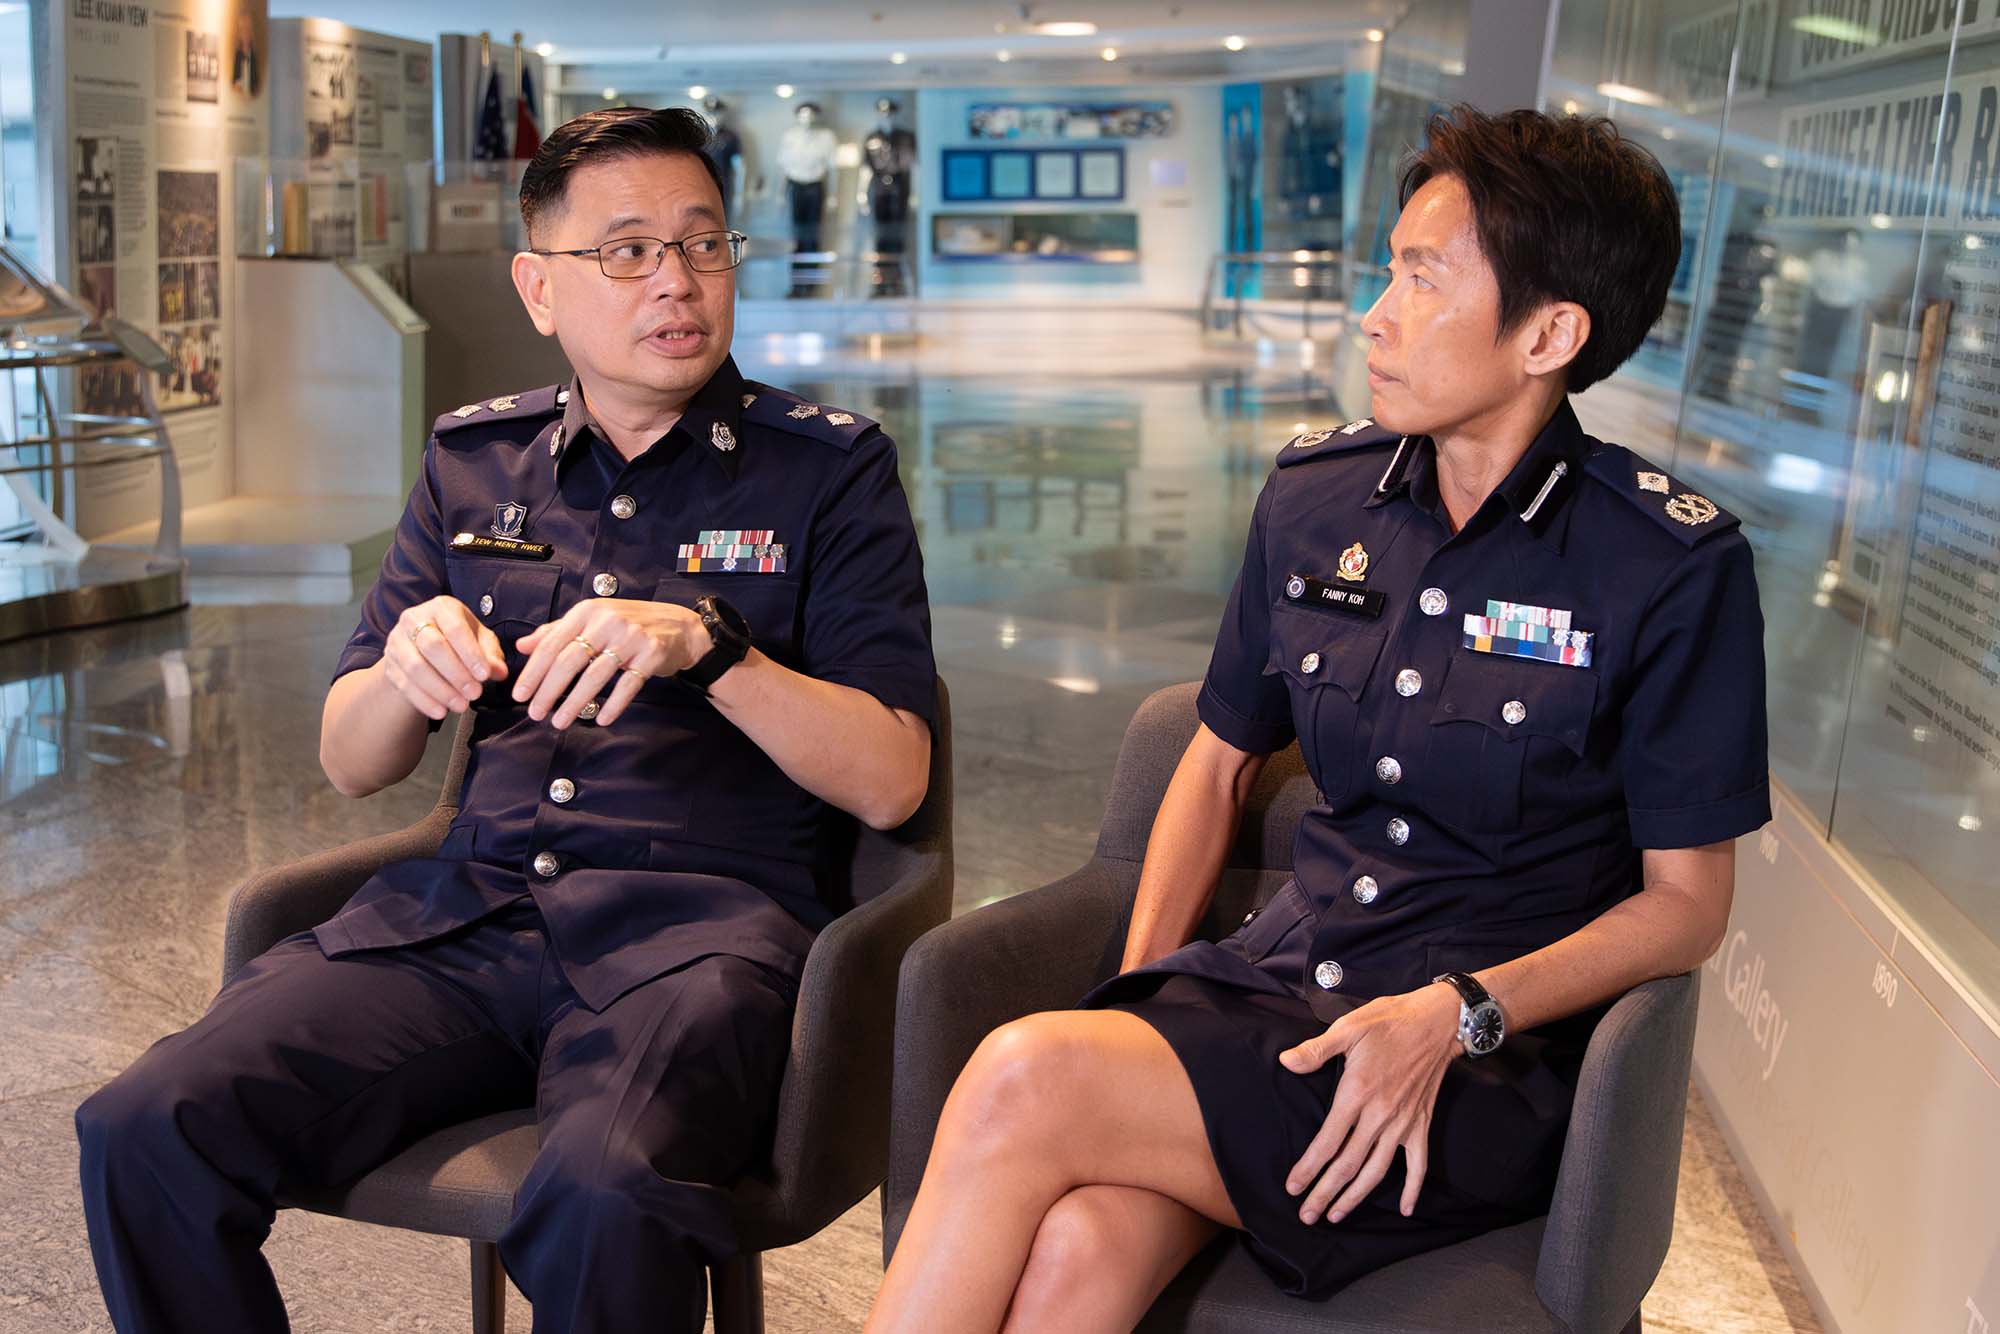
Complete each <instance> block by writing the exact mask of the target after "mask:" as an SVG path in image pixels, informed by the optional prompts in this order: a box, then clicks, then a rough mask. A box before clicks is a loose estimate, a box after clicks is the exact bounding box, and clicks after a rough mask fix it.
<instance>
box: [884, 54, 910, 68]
mask: <svg viewBox="0 0 2000 1334" xmlns="http://www.w3.org/2000/svg"><path fill="white" fill-rule="evenodd" d="M908 59H909V57H908V56H907V55H904V54H903V53H902V52H901V51H891V52H890V53H889V63H890V64H891V65H900V64H902V63H903V62H904V61H905V60H908Z"/></svg>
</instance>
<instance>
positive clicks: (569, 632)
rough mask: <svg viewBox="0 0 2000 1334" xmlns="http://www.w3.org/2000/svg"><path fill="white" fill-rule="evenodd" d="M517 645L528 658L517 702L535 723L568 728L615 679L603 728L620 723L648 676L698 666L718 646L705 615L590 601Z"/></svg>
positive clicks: (600, 719)
mask: <svg viewBox="0 0 2000 1334" xmlns="http://www.w3.org/2000/svg"><path fill="white" fill-rule="evenodd" d="M514 647H516V648H518V649H519V650H521V652H523V653H525V654H527V655H528V661H527V663H526V664H525V665H524V666H523V667H522V668H521V675H520V678H519V679H518V680H516V681H515V682H514V698H515V699H516V700H519V701H525V702H526V703H527V705H528V716H529V717H530V718H533V719H535V720H536V721H537V722H539V721H541V720H542V719H543V718H549V719H550V721H552V722H553V723H554V724H555V725H556V727H557V728H558V729H561V728H565V727H568V726H569V725H570V724H571V723H573V722H575V721H576V716H577V714H578V712H579V711H581V710H582V708H583V706H584V705H586V704H588V703H590V701H591V700H593V699H596V698H597V695H598V692H599V691H601V690H603V689H604V687H605V684H606V683H607V682H609V681H610V680H611V678H612V676H613V675H616V676H617V677H618V684H617V686H616V687H614V688H613V689H612V691H611V697H610V698H609V699H607V700H605V702H604V706H603V708H601V709H599V710H598V713H597V725H598V726H599V727H609V726H610V725H611V724H612V723H614V722H616V721H617V720H618V715H619V714H621V713H623V712H624V711H625V706H626V705H627V704H630V703H631V702H632V699H633V697H634V696H635V695H637V694H638V693H639V688H640V687H641V686H643V685H645V684H646V678H648V677H652V676H672V675H673V674H674V673H675V672H678V671H682V670H684V669H686V668H688V667H692V666H693V665H694V664H695V663H697V662H699V661H701V659H702V658H703V657H704V656H706V655H707V653H708V651H709V650H710V649H711V648H713V647H715V643H714V641H713V640H711V639H710V638H709V635H708V630H707V629H706V627H704V626H703V625H702V623H701V617H700V616H698V615H697V614H695V612H694V611H693V610H692V609H691V608H688V607H683V606H680V605H679V604H678V603H673V602H640V601H635V600H633V599H629V598H586V599H584V600H583V601H582V602H579V603H577V604H576V605H575V606H574V607H571V608H570V609H569V610H568V611H566V612H564V613H563V614H562V615H561V616H560V617H558V618H557V619H555V620H553V621H550V622H549V623H548V624H547V625H543V626H539V627H537V628H536V629H535V631H534V632H533V633H531V634H527V635H523V636H522V637H521V638H519V639H517V640H515V641H514ZM565 690H568V691H569V696H568V698H566V699H565V698H563V691H565ZM559 699H561V700H562V704H561V707H557V704H556V701H557V700H559Z"/></svg>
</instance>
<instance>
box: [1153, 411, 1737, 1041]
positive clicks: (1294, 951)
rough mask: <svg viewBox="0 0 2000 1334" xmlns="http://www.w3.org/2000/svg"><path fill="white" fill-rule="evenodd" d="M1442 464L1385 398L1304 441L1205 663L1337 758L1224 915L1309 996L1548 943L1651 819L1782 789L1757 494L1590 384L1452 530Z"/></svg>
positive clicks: (1313, 747)
mask: <svg viewBox="0 0 2000 1334" xmlns="http://www.w3.org/2000/svg"><path fill="white" fill-rule="evenodd" d="M1436 467H1437V465H1436V456H1435V454H1434V451H1433V447H1432V445H1431V443H1430V442H1429V441H1428V440H1426V439H1423V438H1421V437H1409V438H1404V437H1400V436H1398V435H1396V434H1395V433H1393V432H1390V431H1387V430H1383V429H1381V428H1379V427H1377V426H1375V425H1374V424H1373V423H1372V422H1368V421H1361V422H1356V423H1353V424H1352V425H1350V426H1348V427H1346V428H1343V429H1342V430H1340V431H1318V432H1313V433H1311V434H1309V435H1305V436H1301V437H1300V438H1299V439H1297V440H1295V441H1294V442H1292V443H1291V444H1290V445H1288V446H1287V447H1286V448H1285V449H1283V450H1282V451H1281V452H1280V455H1279V459H1278V466H1277V468H1276V469H1275V470H1274V471H1273V473H1272V474H1271V477H1270V479H1269V481H1268V482H1267V483H1266V485H1265V487H1264V490H1263V493H1262V495H1260V496H1259V498H1258V501H1257V506H1256V511H1255V515H1254V518H1253V519H1252V522H1251V527H1250V540H1249V547H1248V550H1247V551H1246V552H1245V555H1244V560H1243V569H1242V573H1241V575H1240V576H1239V577H1238V579H1237V582H1236V587H1235V590H1234V592H1233V593H1232V594H1231V595H1230V599H1229V603H1228V607H1227V609H1226V611H1225V612H1224V614H1223V620H1222V628H1221V632H1220V634H1219V635H1218V637H1217V641H1216V646H1215V653H1214V657H1213V659H1212V661H1211V663H1210V666H1209V670H1208V675H1207V679H1206V680H1205V682H1204V683H1203V686H1202V690H1201V695H1200V702H1199V710H1200V715H1201V720H1202V721H1203V722H1204V723H1205V724H1207V726H1208V728H1209V730H1211V731H1212V732H1214V733H1215V734H1216V735H1217V736H1219V737H1221V738H1222V739H1223V740H1224V741H1227V742H1228V743H1230V744H1231V745H1232V746H1235V747H1237V748H1238V749H1241V750H1245V751H1250V752H1256V753H1264V752H1271V751H1276V750H1279V749H1282V748H1283V747H1284V746H1286V745H1287V744H1289V743H1290V742H1291V741H1292V739H1293V737H1294V736H1295V735H1296V736H1297V737H1298V739H1299V741H1300V745H1301V749H1302V751H1303V753H1304V757H1305V763H1306V766H1307V768H1308V770H1309V771H1310V773H1311V775H1312V778H1313V781H1314V783H1315V784H1317V786H1318V788H1319V792H1320V797H1321V800H1320V804H1319V805H1318V806H1317V807H1316V808H1315V809H1313V810H1312V811H1310V812H1308V814H1307V815H1306V817H1305V819H1304V821H1303V822H1302V823H1301V825H1300V827H1299V832H1298V838H1297V842H1296V844H1295V845H1294V868H1293V869H1294V874H1295V877H1296V881H1297V883H1296V886H1295V887H1293V888H1292V889H1290V890H1289V891H1288V892H1289V893H1290V894H1291V895H1292V896H1293V897H1292V898H1291V899H1290V900H1289V901H1288V902H1286V903H1283V904H1280V903H1277V902H1275V901H1274V903H1273V905H1272V907H1271V909H1267V910H1266V912H1265V913H1264V914H1263V915H1261V916H1260V917H1259V918H1258V919H1257V921H1256V922H1254V923H1253V924H1251V925H1250V926H1248V927H1247V928H1246V929H1245V930H1244V931H1243V932H1239V933H1238V935H1237V936H1236V937H1233V938H1232V939H1231V941H1229V942H1225V946H1226V947H1227V948H1228V949H1229V950H1230V952H1232V953H1237V954H1238V955H1239V958H1240V959H1241V960H1244V961H1248V962H1251V963H1259V964H1261V966H1262V967H1263V968H1264V969H1265V970H1266V971H1267V972H1270V971H1272V970H1275V971H1276V972H1278V973H1279V974H1281V975H1282V976H1283V980H1284V981H1285V982H1286V984H1287V985H1290V986H1292V987H1295V988H1298V989H1300V990H1302V991H1304V992H1305V993H1307V994H1308V995H1309V996H1310V995H1312V994H1314V993H1320V994H1329V993H1331V995H1330V996H1329V999H1330V1000H1331V998H1332V996H1334V995H1337V996H1339V997H1349V998H1365V997H1371V996H1379V995H1386V994H1394V993H1400V992H1406V991H1411V990H1415V989H1416V988H1418V987H1421V986H1423V985H1425V984H1426V983H1428V982H1429V981H1430V980H1431V979H1432V978H1433V977H1435V976H1436V975H1437V974H1438V973H1440V972H1444V971H1447V970H1452V969H1460V970H1466V971H1470V970H1472V969H1477V968H1486V967H1491V966H1493V965H1495V964H1498V963H1501V962H1503V961H1505V960H1508V959H1512V958H1516V957H1518V956H1520V955H1523V954H1527V953H1530V952H1531V951H1533V950H1536V949H1539V948H1541V947H1543V946H1545V945H1548V944H1551V943H1553V942H1554V941H1556V940H1558V939H1561V938H1562V937H1564V936H1566V935H1569V934H1570V933H1572V932H1574V931H1576V930H1577V929H1579V928H1580V927H1582V926H1583V925H1584V924H1585V923H1587V922H1589V921H1590V920H1591V919H1592V918H1594V917H1596V916H1597V915H1598V914H1600V913H1602V912H1603V911H1604V910H1605V909H1607V908H1609V907H1611V906H1612V905H1613V904H1615V903H1617V902H1618V901H1619V900H1620V899H1623V898H1625V897H1626V896H1628V895H1630V894H1632V893H1634V892H1636V891H1637V890H1638V889H1639V888H1640V887H1641V881H1640V849H1642V848H1685V847H1696V846H1700V845H1702V844H1707V843H1714V842H1719V841H1721V840H1724V839H1730V838H1734V837H1736V836H1737V835H1740V834H1744V833H1747V832H1749V831H1751V830H1754V829H1756V828H1758V827H1759V826H1760V825H1762V824H1763V823H1764V822H1765V821H1767V820H1768V819H1769V818H1770V799H1769V789H1768V772H1767V758H1766V750H1765V721H1764V653H1763V618H1762V615H1761V613H1760V611H1759V610H1758V603H1757V584H1756V578H1755V575H1754V573H1753V572H1752V568H1751V559H1750V547H1749V544H1748V543H1747V542H1746V541H1745V540H1744V538H1743V536H1742V534H1741V532H1740V531H1738V524H1737V521H1736V520H1735V518H1734V517H1732V516H1731V515H1729V514H1728V513H1726V512H1725V511H1723V510H1721V509H1720V508H1719V507H1717V506H1716V505H1714V504H1713V503H1712V502H1710V501H1709V500H1708V499H1706V498H1705V497H1703V496H1701V495H1699V494H1697V493H1696V492H1694V491H1693V490H1691V489H1690V488H1689V487H1687V486H1685V485H1683V484H1682V483H1680V482H1678V481H1676V480H1674V479H1673V478H1672V477H1670V476H1668V475H1667V474H1666V473H1664V472H1662V471H1660V470H1659V469H1657V468H1655V467H1654V466H1653V465H1652V464H1650V463H1648V462H1647V461H1646V460H1644V459H1642V458H1640V457H1639V456H1638V455H1635V454H1633V453H1632V452H1631V451H1629V450H1626V449H1624V448H1621V447H1619V446H1617V445H1609V444H1605V443H1603V442H1602V441H1599V440H1595V439H1593V438H1591V437H1590V436H1587V435H1585V434H1584V433H1583V431H1582V428H1581V427H1580V426H1579V425H1578V423H1577V420H1576V416H1575V414H1574V413H1573V412H1572V411H1571V409H1570V407H1569V404H1568V403H1567V402H1564V403H1563V404H1562V405H1561V406H1560V407H1559V408H1558V409H1557V411H1556V414H1555V416H1554V417H1553V418H1552V419H1551V421H1550V422H1549V424H1548V426H1547V427H1546V428H1545V429H1544V430H1543V431H1542V433H1541V434H1540V435H1539V436H1538V437H1537V438H1536V439H1535V441H1534V443H1533V444H1532V445H1531V446H1530V447H1529V449H1528V451H1527V453H1526V454H1525V455H1523V456H1522V458H1521V459H1520V461H1519V463H1518V464H1517V465H1516V466H1515V468H1514V469H1513V471H1512V472H1511V473H1510V474H1509V475H1508V476H1507V478H1506V479H1505V480H1504V481H1503V482H1502V483H1501V484H1500V485H1499V486H1498V487H1497V488H1496V489H1495V490H1494V492H1493V493H1492V494H1491V495H1490V496H1488V497H1487V499H1486V501H1485V503H1484V504H1483V505H1482V506H1481V507H1480V508H1479V510H1478V511H1477V512H1476V513H1475V514H1474V515H1473V516H1472V518H1471V520H1470V521H1469V522H1468V523H1467V524H1466V525H1465V527H1464V528H1463V529H1462V530H1461V531H1459V532H1457V533H1455V534H1454V533H1453V532H1452V529H1451V524H1450V521H1449V517H1448V515H1447V513H1446V511H1445V507H1444V504H1443V502H1442V500H1441V499H1440V498H1439V493H1438V479H1437V471H1436ZM1266 937H1268V939H1267V938H1266ZM1214 948H1215V947H1207V948H1206V949H1205V950H1204V949H1194V948H1193V947H1190V949H1191V951H1192V953H1188V954H1187V957H1186V958H1183V957H1182V956H1180V955H1169V956H1168V957H1167V959H1166V960H1162V961H1161V965H1156V967H1160V966H1164V968H1165V970H1166V971H1206V969H1205V967H1203V966H1202V965H1200V964H1199V962H1198V961H1197V962H1195V963H1194V966H1192V967H1190V966H1189V964H1190V962H1191V961H1196V960H1198V957H1207V958H1211V959H1212V958H1213V956H1212V955H1211V954H1209V953H1208V951H1210V950H1213V949H1214ZM1184 953H1185V952H1184ZM1215 962H1216V963H1218V964H1219V965H1221V966H1222V970H1223V971H1224V972H1226V973H1227V974H1228V975H1229V976H1231V977H1237V978H1241V977H1242V976H1243V974H1242V971H1241V969H1240V968H1238V967H1235V966H1233V965H1231V964H1229V963H1228V961H1224V960H1215ZM1330 1013H1331V1011H1330Z"/></svg>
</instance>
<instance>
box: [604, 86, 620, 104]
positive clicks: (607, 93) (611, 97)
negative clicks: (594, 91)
mask: <svg viewBox="0 0 2000 1334" xmlns="http://www.w3.org/2000/svg"><path fill="white" fill-rule="evenodd" d="M604 100H605V101H607V102H616V101H617V100H618V90H617V89H616V88H606V89H605V90H604Z"/></svg>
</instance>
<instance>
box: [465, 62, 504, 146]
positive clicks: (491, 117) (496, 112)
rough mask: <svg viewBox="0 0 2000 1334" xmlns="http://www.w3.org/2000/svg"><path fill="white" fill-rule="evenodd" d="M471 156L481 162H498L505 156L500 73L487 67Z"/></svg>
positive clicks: (496, 69) (495, 68)
mask: <svg viewBox="0 0 2000 1334" xmlns="http://www.w3.org/2000/svg"><path fill="white" fill-rule="evenodd" d="M472 156H473V157H474V158H475V159H476V160H478V161H481V162H499V161H501V160H503V159H504V158H505V157H506V156H507V126H506V123H505V122H503V121H502V120H501V119H500V71H499V69H498V68H497V67H489V68H488V72H487V75H486V100H485V101H484V102H483V103H481V104H480V107H479V134H478V137H477V138H475V139H474V140H473V141H472Z"/></svg>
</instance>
